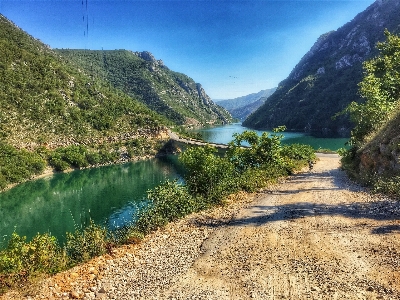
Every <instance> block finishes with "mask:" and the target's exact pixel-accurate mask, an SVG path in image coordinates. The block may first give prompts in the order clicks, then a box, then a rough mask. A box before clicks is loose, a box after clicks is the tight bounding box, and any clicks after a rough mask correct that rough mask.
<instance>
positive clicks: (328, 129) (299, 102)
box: [243, 0, 400, 137]
mask: <svg viewBox="0 0 400 300" xmlns="http://www.w3.org/2000/svg"><path fill="white" fill-rule="evenodd" d="M399 5H400V2H399V1H398V0H393V1H376V2H375V3H373V4H372V5H371V6H370V7H369V8H368V9H366V10H365V11H364V12H362V13H360V14H359V15H358V16H356V17H355V18H354V19H353V20H352V21H350V22H349V23H347V24H345V25H344V26H342V27H341V28H339V29H338V30H336V31H332V32H329V33H326V34H324V35H322V36H321V37H320V38H319V39H318V40H317V41H316V43H315V44H314V46H313V47H312V48H311V49H310V51H309V52H308V53H307V54H306V55H305V56H304V57H303V58H302V59H301V61H300V62H299V63H298V64H297V66H296V67H295V68H294V69H293V71H292V72H291V74H290V75H289V76H288V78H287V79H285V80H284V81H282V82H281V83H280V84H279V86H278V89H277V91H276V92H275V93H274V94H273V95H272V96H270V97H269V98H268V101H267V102H266V103H265V104H264V105H263V106H261V107H260V108H259V109H258V110H257V111H256V112H255V113H253V114H252V115H250V116H249V117H248V119H247V120H245V122H244V123H243V124H244V125H245V126H247V127H250V128H255V129H270V128H273V127H276V126H279V125H282V124H285V125H286V126H287V128H288V129H289V130H294V131H302V132H308V133H311V134H313V135H315V136H343V137H349V136H350V131H351V128H353V123H352V122H351V120H350V119H349V118H348V116H347V115H340V116H338V117H337V118H335V119H332V116H334V115H335V114H337V113H338V112H340V111H342V110H343V109H345V108H346V107H347V106H348V105H349V104H350V103H351V102H352V101H355V102H357V103H361V102H362V101H363V98H362V97H361V96H360V95H359V93H358V83H359V82H360V81H361V80H362V78H363V69H362V62H363V61H365V60H368V59H371V58H373V57H374V56H375V55H377V53H378V51H377V49H375V45H376V43H377V42H379V41H383V40H384V39H385V36H384V34H383V31H384V28H388V29H389V30H390V31H391V32H394V33H396V32H399V26H398V25H399V24H400V15H399V13H398V11H399Z"/></svg>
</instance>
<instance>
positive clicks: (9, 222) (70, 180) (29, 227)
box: [0, 159, 179, 241]
mask: <svg viewBox="0 0 400 300" xmlns="http://www.w3.org/2000/svg"><path fill="white" fill-rule="evenodd" d="M175 178H179V175H178V173H177V171H176V165H175V162H174V160H171V159H154V160H147V161H141V162H136V163H129V164H124V165H112V166H106V167H100V168H93V169H87V170H79V171H74V172H71V173H65V174H56V175H54V176H52V177H49V178H42V179H38V180H35V181H31V182H26V183H24V184H21V185H19V186H16V187H15V188H13V189H11V190H9V191H6V192H4V193H1V194H0V237H4V236H9V235H10V234H11V233H12V232H13V231H14V230H15V231H16V232H17V233H18V234H20V235H25V236H27V238H28V240H29V239H31V238H32V237H33V236H34V235H35V234H36V233H38V232H39V233H45V232H50V233H51V234H52V235H54V236H56V237H57V238H59V239H60V240H61V241H64V240H65V233H66V232H68V231H69V232H71V231H74V230H75V228H76V227H77V226H78V227H79V226H82V225H84V224H86V223H87V222H88V221H89V219H92V220H93V221H94V222H95V223H98V224H101V223H107V224H108V225H109V226H110V228H115V227H118V226H122V225H123V224H125V223H126V222H128V221H130V220H131V217H132V216H134V214H135V211H136V210H137V208H140V207H143V206H144V205H146V194H147V191H148V190H149V189H151V188H153V187H155V186H157V185H158V184H160V183H161V182H163V181H165V180H166V179H171V180H172V179H175ZM6 239H8V238H6ZM1 240H3V239H1Z"/></svg>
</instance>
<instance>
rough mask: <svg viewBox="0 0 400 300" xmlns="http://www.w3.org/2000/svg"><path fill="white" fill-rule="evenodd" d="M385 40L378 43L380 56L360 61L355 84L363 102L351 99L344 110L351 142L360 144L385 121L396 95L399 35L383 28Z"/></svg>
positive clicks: (398, 92)
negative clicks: (359, 75) (358, 79)
mask: <svg viewBox="0 0 400 300" xmlns="http://www.w3.org/2000/svg"><path fill="white" fill-rule="evenodd" d="M385 36H386V39H387V40H386V41H385V42H382V43H378V45H377V48H378V49H379V51H380V55H379V56H378V57H376V58H373V59H371V60H369V61H366V62H365V63H364V78H363V80H362V81H361V83H360V84H359V86H360V94H361V95H362V97H363V98H364V99H365V102H364V103H362V104H358V103H356V102H352V103H351V104H350V105H349V106H348V107H347V109H346V112H348V113H349V114H350V117H351V120H352V121H353V122H354V124H355V127H354V129H353V130H352V135H351V143H352V144H353V145H358V146H359V145H361V144H362V143H363V142H364V139H365V137H366V136H367V135H368V134H370V133H372V132H373V131H376V130H377V129H379V128H380V127H381V126H382V124H384V123H385V122H387V121H388V120H389V117H390V114H391V112H392V111H393V109H394V108H395V107H396V104H397V103H398V101H399V98H400V85H399V82H400V37H398V36H396V35H393V34H391V33H390V32H388V31H385Z"/></svg>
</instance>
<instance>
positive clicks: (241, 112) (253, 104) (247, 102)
mask: <svg viewBox="0 0 400 300" xmlns="http://www.w3.org/2000/svg"><path fill="white" fill-rule="evenodd" d="M275 90H276V88H273V89H267V90H262V91H259V92H258V93H253V94H250V95H246V96H242V97H238V98H234V99H225V100H214V101H215V102H216V103H217V104H218V105H220V106H222V107H224V108H225V109H226V110H227V111H228V112H229V113H230V114H231V115H232V117H234V118H235V119H239V120H245V119H246V118H247V117H248V116H249V115H250V114H251V113H253V112H254V111H256V110H257V108H259V107H260V106H261V105H263V104H264V102H265V101H266V100H267V98H268V97H269V96H270V95H272V94H273V93H274V92H275Z"/></svg>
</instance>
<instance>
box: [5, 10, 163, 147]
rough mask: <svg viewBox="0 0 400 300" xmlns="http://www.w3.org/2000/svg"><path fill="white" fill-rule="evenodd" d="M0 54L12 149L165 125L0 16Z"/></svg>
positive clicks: (8, 135) (7, 136) (135, 103)
mask: <svg viewBox="0 0 400 300" xmlns="http://www.w3.org/2000/svg"><path fill="white" fill-rule="evenodd" d="M0 51H1V53H2V55H1V57H0V86H1V89H0V107H1V114H0V119H1V122H0V124H1V125H0V136H1V138H2V139H3V140H4V141H7V142H8V143H10V144H12V145H14V146H17V147H21V148H32V147H34V146H35V145H37V144H51V143H58V144H62V143H67V144H68V141H69V140H74V141H75V142H82V141H85V140H87V139H88V138H89V137H90V138H91V139H93V138H96V137H102V136H104V135H108V136H113V135H116V134H120V133H122V132H135V131H137V130H138V129H141V128H146V129H150V130H151V129H155V128H158V127H159V126H160V125H162V124H163V122H164V121H163V119H162V118H161V117H160V116H158V115H157V114H156V113H154V112H153V111H151V110H150V109H148V108H147V107H145V106H144V105H143V104H141V103H140V102H138V101H136V100H134V99H132V98H131V97H129V96H127V95H125V94H124V93H122V92H120V91H118V90H116V89H114V88H112V87H111V86H110V85H109V84H108V83H106V82H104V81H100V80H94V79H93V78H91V77H89V76H87V75H85V74H84V73H83V72H81V71H80V70H79V69H78V68H76V67H75V66H73V65H72V64H68V63H65V62H64V60H63V59H61V58H60V56H59V55H57V54H55V53H54V52H53V51H52V50H50V49H49V48H47V47H46V46H45V45H43V44H42V43H40V42H39V41H37V40H35V39H33V38H32V37H30V36H29V35H27V34H26V33H24V32H23V31H22V30H20V29H18V28H17V27H16V26H14V25H13V24H12V23H11V22H10V21H8V20H7V19H6V18H4V17H3V16H0ZM69 143H71V142H69Z"/></svg>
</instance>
